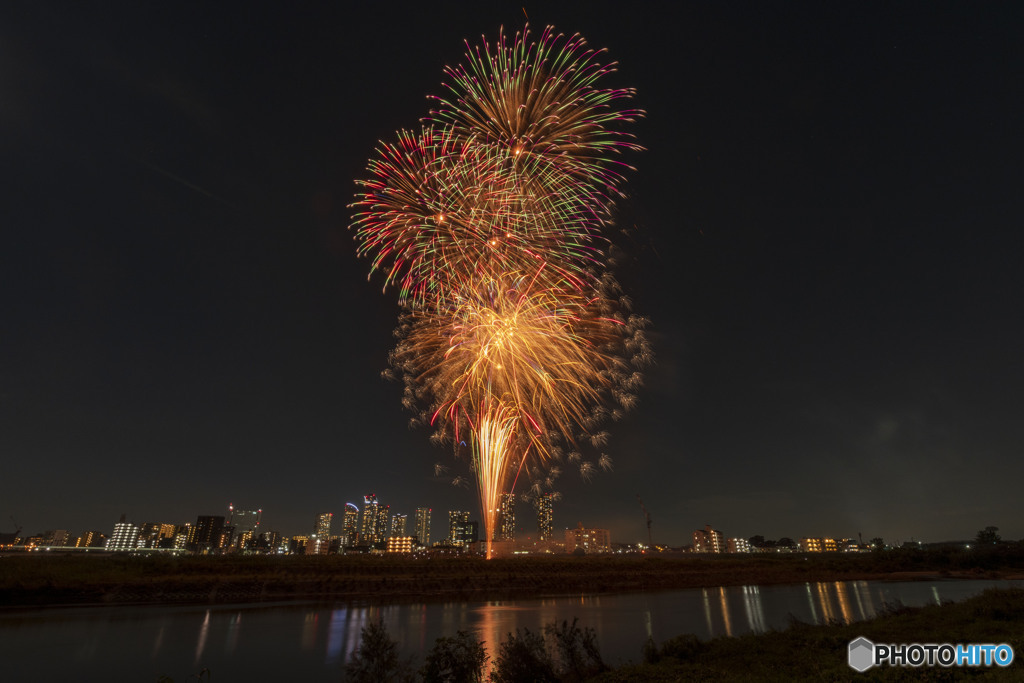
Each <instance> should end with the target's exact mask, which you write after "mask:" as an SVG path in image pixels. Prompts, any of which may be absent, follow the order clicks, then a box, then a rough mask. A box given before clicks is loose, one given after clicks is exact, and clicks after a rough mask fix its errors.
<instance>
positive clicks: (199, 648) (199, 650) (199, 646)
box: [195, 610, 210, 664]
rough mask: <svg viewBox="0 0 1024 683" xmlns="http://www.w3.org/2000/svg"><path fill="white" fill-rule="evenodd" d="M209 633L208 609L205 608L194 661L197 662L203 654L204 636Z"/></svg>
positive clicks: (204, 647)
mask: <svg viewBox="0 0 1024 683" xmlns="http://www.w3.org/2000/svg"><path fill="white" fill-rule="evenodd" d="M209 635H210V610H206V617H205V618H204V619H203V625H202V626H200V627H199V642H198V643H196V657H195V663H196V664H198V663H199V660H200V659H201V658H202V656H203V650H205V649H206V638H207V637H208V636H209Z"/></svg>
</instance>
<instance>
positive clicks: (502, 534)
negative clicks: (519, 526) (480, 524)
mask: <svg viewBox="0 0 1024 683" xmlns="http://www.w3.org/2000/svg"><path fill="white" fill-rule="evenodd" d="M497 527H498V528H497V530H496V533H495V539H494V540H495V541H514V540H516V496H515V494H513V493H503V494H501V507H499V508H498V524H497Z"/></svg>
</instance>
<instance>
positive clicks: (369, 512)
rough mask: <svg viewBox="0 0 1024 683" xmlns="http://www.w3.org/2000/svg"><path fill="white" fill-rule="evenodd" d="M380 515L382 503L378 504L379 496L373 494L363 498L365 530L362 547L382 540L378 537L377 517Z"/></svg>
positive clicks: (361, 542)
mask: <svg viewBox="0 0 1024 683" xmlns="http://www.w3.org/2000/svg"><path fill="white" fill-rule="evenodd" d="M379 514H380V503H378V502H377V494H375V493H371V494H369V495H366V496H363V529H362V532H361V533H362V538H360V539H359V543H360V545H373V544H374V543H376V542H377V541H379V540H380V538H378V537H377V526H378V524H377V517H378V515H379Z"/></svg>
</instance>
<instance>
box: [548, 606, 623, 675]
mask: <svg viewBox="0 0 1024 683" xmlns="http://www.w3.org/2000/svg"><path fill="white" fill-rule="evenodd" d="M578 621H579V620H578V619H575V618H574V619H573V620H572V623H571V624H570V623H569V622H568V621H563V622H562V623H561V624H557V623H555V624H548V625H547V626H545V627H544V633H545V634H546V635H547V636H549V637H550V638H551V639H552V640H553V641H554V646H555V651H556V652H558V657H559V660H560V664H561V673H562V680H565V681H583V680H586V679H587V678H588V677H590V676H594V675H596V674H599V673H601V672H602V671H607V670H608V667H607V665H605V663H604V660H603V659H601V653H600V651H598V648H597V632H596V631H594V629H592V628H589V627H588V628H584V629H580V627H579V626H577V625H576V624H577V622H578Z"/></svg>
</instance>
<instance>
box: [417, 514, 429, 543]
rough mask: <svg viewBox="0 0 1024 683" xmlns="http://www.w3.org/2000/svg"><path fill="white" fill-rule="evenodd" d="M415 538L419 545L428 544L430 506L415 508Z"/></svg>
mask: <svg viewBox="0 0 1024 683" xmlns="http://www.w3.org/2000/svg"><path fill="white" fill-rule="evenodd" d="M416 540H417V541H418V542H419V544H420V545H422V546H424V547H426V546H428V545H430V508H416Z"/></svg>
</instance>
